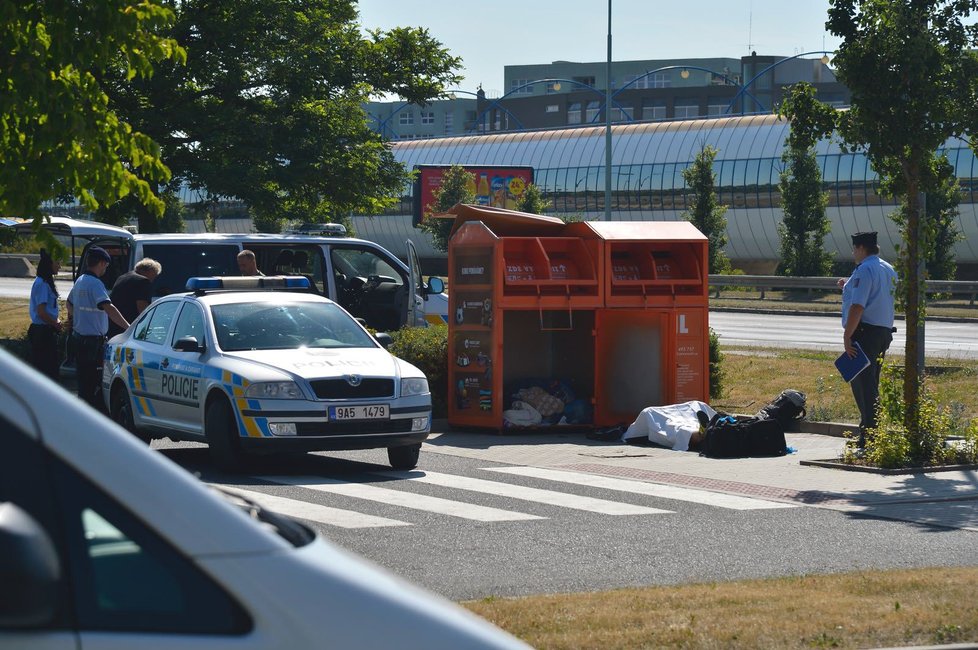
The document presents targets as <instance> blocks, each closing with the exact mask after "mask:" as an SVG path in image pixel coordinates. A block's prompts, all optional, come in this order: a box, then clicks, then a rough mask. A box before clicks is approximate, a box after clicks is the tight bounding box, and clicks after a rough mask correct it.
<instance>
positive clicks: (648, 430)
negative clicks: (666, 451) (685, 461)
mask: <svg viewBox="0 0 978 650" xmlns="http://www.w3.org/2000/svg"><path fill="white" fill-rule="evenodd" d="M698 411H702V412H704V413H706V415H707V417H711V418H712V417H713V416H714V415H715V414H716V411H714V410H713V409H712V408H710V405H709V404H706V403H705V402H698V401H695V400H694V401H691V402H683V403H682V404H670V405H668V406H650V407H648V408H647V409H644V410H643V411H642V412H641V413H639V414H638V417H637V418H635V421H634V422H632V424H631V425H630V426H629V427H628V429H627V430H626V431H625V433H624V434H623V435H622V437H621V439H622V441H623V442H624V441H625V440H629V439H631V438H646V437H647V438H648V439H649V441H650V442H654V443H655V444H657V445H662V446H663V447H669V448H670V449H672V450H673V451H686V450H688V449H689V438H690V437H691V436H692V435H693V434H694V433H695V432H697V431H699V429H700V421H699V419H697V417H696V413H697V412H698Z"/></svg>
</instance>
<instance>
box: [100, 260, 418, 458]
mask: <svg viewBox="0 0 978 650" xmlns="http://www.w3.org/2000/svg"><path fill="white" fill-rule="evenodd" d="M186 288H187V290H188V291H189V292H190V293H186V294H175V295H170V296H166V297H164V298H161V299H159V300H157V301H155V302H153V304H152V305H150V307H149V308H148V309H147V310H146V311H145V312H143V313H142V314H141V315H140V316H139V317H138V318H137V319H136V320H135V321H134V322H133V324H132V325H131V326H130V327H129V329H128V330H126V331H125V332H124V333H122V334H119V335H118V336H116V337H114V338H113V339H112V340H111V341H110V342H109V344H108V345H107V346H106V350H105V362H104V364H103V374H102V388H103V396H104V399H105V404H106V407H107V408H108V410H109V413H110V415H111V416H112V418H113V419H114V420H115V421H116V422H118V423H119V424H121V425H122V426H123V427H125V428H127V429H129V430H130V431H132V432H133V433H135V434H137V435H138V436H139V437H141V438H142V439H143V440H149V439H152V438H157V437H168V438H171V439H173V440H192V441H199V442H206V443H207V444H208V446H209V448H210V452H211V456H212V457H213V459H214V461H215V462H216V463H217V464H218V465H219V466H221V467H223V468H225V469H233V468H234V467H236V466H237V465H238V464H239V462H240V460H241V458H242V455H244V454H247V453H261V452H281V451H296V452H305V451H319V450H339V449H370V448H379V447H386V448H387V454H388V458H389V460H390V464H391V465H392V466H393V467H394V468H395V469H411V468H413V467H415V466H416V465H417V462H418V454H419V452H420V449H421V442H422V441H423V440H425V438H427V437H428V434H429V432H430V430H431V425H430V422H431V393H430V392H429V390H428V381H427V379H426V378H425V376H424V373H422V372H421V371H420V370H419V369H418V368H416V367H414V366H412V365H411V364H409V363H407V362H405V361H402V360H400V359H398V358H396V357H394V356H392V355H391V354H390V353H389V352H387V350H386V349H385V348H384V347H383V346H382V345H381V344H380V343H379V342H378V340H377V338H375V337H374V336H371V334H370V333H369V332H368V331H367V330H366V329H364V328H363V327H362V326H361V325H360V323H359V322H357V320H356V319H354V318H353V317H352V316H350V314H349V313H347V312H346V311H345V310H344V309H343V308H342V307H340V306H339V305H337V304H336V303H334V302H333V301H331V300H329V299H328V298H325V297H323V296H320V295H317V294H315V293H311V292H309V291H308V289H309V282H308V280H307V279H306V278H304V277H298V276H296V277H225V278H216V277H215V278H191V279H190V280H188V282H187V287H186ZM262 289H264V290H262ZM269 289H275V290H269ZM283 289H284V291H283ZM378 336H380V335H378Z"/></svg>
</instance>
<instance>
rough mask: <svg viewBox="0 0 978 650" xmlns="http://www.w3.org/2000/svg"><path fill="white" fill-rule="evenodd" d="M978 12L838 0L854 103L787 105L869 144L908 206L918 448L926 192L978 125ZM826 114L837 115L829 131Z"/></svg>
mask: <svg viewBox="0 0 978 650" xmlns="http://www.w3.org/2000/svg"><path fill="white" fill-rule="evenodd" d="M976 11H978V3H976V2H974V1H973V0H913V1H912V2H907V1H906V0H831V6H830V8H829V15H828V22H827V23H826V27H827V28H828V30H829V31H830V32H832V33H833V34H835V35H836V36H838V37H839V38H841V39H842V42H841V44H840V46H839V49H838V50H837V51H836V56H835V59H834V65H835V68H836V77H837V78H838V79H839V81H841V82H842V83H844V84H845V85H846V86H847V87H848V88H849V90H850V92H851V100H850V101H851V107H850V108H849V110H847V111H833V110H831V108H830V107H827V106H825V105H823V104H819V103H818V102H816V101H812V102H800V103H798V104H796V105H795V106H793V107H790V108H789V110H786V111H784V113H785V114H786V115H787V116H788V117H789V119H791V120H792V121H793V122H794V121H796V120H797V121H801V122H802V123H805V124H808V125H809V126H810V127H811V128H813V130H814V133H815V137H819V136H821V137H828V136H829V135H830V134H831V132H832V130H833V129H834V130H835V132H836V133H838V135H839V137H841V139H842V141H843V142H844V143H846V145H847V146H848V147H850V148H852V149H857V150H860V151H863V152H864V153H865V155H866V156H867V158H868V159H869V162H870V164H871V165H872V167H873V169H874V170H876V172H877V174H879V176H880V179H881V189H882V191H884V192H886V193H889V194H891V195H893V196H897V197H900V198H901V199H902V201H903V204H904V206H905V210H904V218H903V219H902V224H901V226H902V227H901V237H902V240H903V246H901V248H900V251H899V256H898V257H899V259H898V260H897V264H896V266H897V269H898V272H899V276H900V287H899V289H898V290H899V292H900V293H901V294H902V298H903V302H904V304H905V309H906V312H905V313H906V340H907V344H906V357H905V361H904V380H903V381H904V383H903V393H904V404H905V405H906V411H905V413H904V421H903V423H904V427H905V429H906V431H907V434H908V438H909V439H910V442H911V446H912V447H917V446H919V445H918V444H917V443H918V442H919V441H920V439H921V432H920V426H919V425H920V412H919V406H920V386H921V381H922V375H923V370H924V368H923V367H922V356H923V354H922V353H923V350H922V349H919V347H918V331H920V326H921V324H922V322H923V319H924V316H925V310H924V304H925V301H924V297H925V294H924V291H923V281H924V274H922V273H921V272H920V269H919V263H920V262H921V260H923V259H926V258H927V256H928V254H929V251H930V250H931V249H932V247H933V245H934V240H933V238H931V237H929V236H928V233H930V232H933V231H934V229H932V228H930V227H928V224H927V218H928V217H927V215H926V214H921V211H920V201H919V199H918V197H919V196H920V195H921V194H922V193H927V192H931V191H933V190H935V189H936V188H937V187H938V185H939V179H940V174H939V166H938V165H937V164H935V162H936V158H935V152H937V151H938V149H940V148H941V147H942V146H943V145H944V144H945V143H946V142H947V140H948V139H949V138H951V137H953V136H965V137H968V136H974V135H975V133H976V131H978V53H976V50H975V48H976V47H978V26H976V25H975V24H974V22H973V21H972V20H970V18H971V17H972V15H973V14H974V13H975V12H976ZM819 116H827V117H828V118H829V119H830V121H831V123H830V125H829V127H830V128H824V125H821V124H819ZM971 140H972V141H973V138H971Z"/></svg>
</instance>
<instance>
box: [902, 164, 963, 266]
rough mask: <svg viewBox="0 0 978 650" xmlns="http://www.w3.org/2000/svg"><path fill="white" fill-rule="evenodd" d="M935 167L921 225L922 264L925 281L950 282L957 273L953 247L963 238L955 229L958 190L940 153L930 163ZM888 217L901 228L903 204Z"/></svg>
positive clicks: (950, 167)
mask: <svg viewBox="0 0 978 650" xmlns="http://www.w3.org/2000/svg"><path fill="white" fill-rule="evenodd" d="M929 164H932V165H935V166H936V181H935V183H934V185H933V187H931V188H930V190H928V191H927V196H926V200H925V204H926V205H925V206H924V209H925V213H924V216H923V218H922V219H921V224H922V226H923V228H925V233H924V240H925V241H926V242H927V245H926V246H922V247H921V250H922V251H923V252H924V254H925V256H926V257H925V260H924V264H925V266H926V269H927V279H928V280H953V279H954V277H955V272H956V270H957V262H956V261H955V259H954V244H955V242H957V241H958V240H960V239H961V238H962V236H963V235H962V234H961V232H960V231H959V230H958V227H957V218H958V205H959V204H960V203H961V187H960V185H958V179H957V178H956V177H955V176H954V166H953V165H951V163H950V162H949V161H948V159H947V157H946V156H944V155H943V154H941V155H939V156H936V160H934V161H933V162H932V163H929ZM891 217H892V218H893V220H894V221H895V222H896V223H898V224H899V225H900V227H901V229H903V228H904V227H905V223H906V219H907V206H906V201H903V202H901V205H900V208H899V209H898V210H897V211H895V212H894V213H893V214H892V215H891Z"/></svg>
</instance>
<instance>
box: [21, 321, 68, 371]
mask: <svg viewBox="0 0 978 650" xmlns="http://www.w3.org/2000/svg"><path fill="white" fill-rule="evenodd" d="M27 340H28V341H29V342H30V344H31V363H32V364H33V365H34V367H35V368H36V369H37V371H38V372H40V373H42V374H44V375H46V376H47V377H48V378H50V379H52V380H54V381H57V380H58V363H59V361H58V359H59V356H60V355H59V354H58V331H57V330H56V329H54V327H53V326H52V325H46V324H38V323H31V326H30V327H28V328H27Z"/></svg>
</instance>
